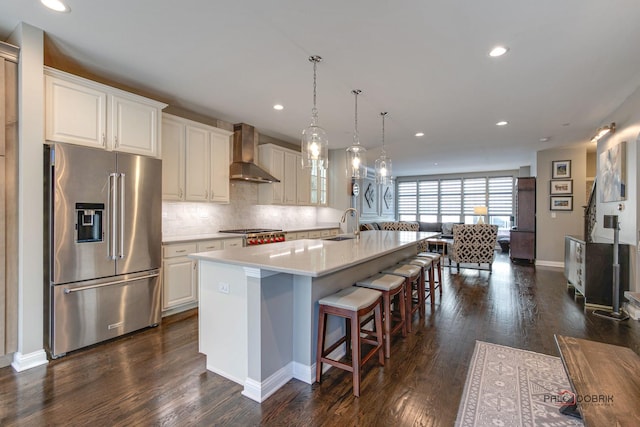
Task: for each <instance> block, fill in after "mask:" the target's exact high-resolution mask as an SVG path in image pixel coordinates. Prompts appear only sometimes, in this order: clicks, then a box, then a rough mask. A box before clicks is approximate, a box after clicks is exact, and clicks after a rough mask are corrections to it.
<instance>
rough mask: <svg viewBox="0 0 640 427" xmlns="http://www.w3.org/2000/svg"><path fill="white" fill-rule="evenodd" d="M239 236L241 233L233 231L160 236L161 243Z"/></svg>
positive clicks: (236, 237) (240, 236) (239, 237)
mask: <svg viewBox="0 0 640 427" xmlns="http://www.w3.org/2000/svg"><path fill="white" fill-rule="evenodd" d="M241 238H242V234H233V233H209V234H193V235H185V236H162V243H178V242H195V241H198V240H217V239H241Z"/></svg>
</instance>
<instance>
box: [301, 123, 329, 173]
mask: <svg viewBox="0 0 640 427" xmlns="http://www.w3.org/2000/svg"><path fill="white" fill-rule="evenodd" d="M301 151H302V167H307V168H315V167H320V168H323V169H326V168H327V159H328V158H329V139H328V138H327V133H326V132H325V130H324V129H322V128H321V127H320V126H318V125H317V124H316V121H315V117H314V120H312V121H311V124H310V125H309V127H307V128H306V129H304V130H303V131H302V147H301Z"/></svg>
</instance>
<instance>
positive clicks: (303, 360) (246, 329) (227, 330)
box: [190, 230, 436, 402]
mask: <svg viewBox="0 0 640 427" xmlns="http://www.w3.org/2000/svg"><path fill="white" fill-rule="evenodd" d="M435 234H436V233H430V232H412V231H378V230H376V231H373V230H372V231H363V232H362V233H361V238H360V239H353V238H352V239H346V240H331V239H326V240H319V239H317V240H316V239H304V240H296V241H290V242H282V243H275V244H270V245H262V246H253V247H245V248H233V249H228V250H223V251H215V252H201V253H195V254H191V255H190V257H192V258H194V259H196V260H198V264H199V280H198V293H199V305H198V307H199V312H198V317H199V319H198V322H199V323H198V334H199V351H200V352H201V353H203V354H205V355H206V367H207V369H208V370H210V371H212V372H215V373H217V374H219V375H222V376H224V377H225V378H228V379H230V380H232V381H234V382H236V383H238V384H241V385H243V386H244V390H243V392H242V394H243V395H244V396H247V397H249V398H251V399H253V400H255V401H257V402H262V401H263V400H265V399H266V398H267V397H269V396H270V395H271V394H272V393H274V392H275V391H276V390H277V389H278V388H280V387H281V386H283V385H284V384H285V383H286V382H287V381H289V380H290V379H291V378H296V379H298V380H301V381H304V382H306V383H308V384H312V383H313V382H314V381H315V357H316V335H317V325H318V300H319V299H320V298H322V297H324V296H327V295H330V294H332V293H334V292H337V291H339V290H341V289H344V288H346V287H349V286H352V285H353V284H354V283H355V282H356V281H357V280H359V279H363V278H365V277H368V276H371V275H373V274H376V273H378V272H379V271H380V270H382V269H384V268H386V267H389V266H391V265H393V264H395V263H397V262H399V261H401V260H403V259H405V258H407V257H410V256H413V255H416V252H417V242H418V241H420V240H424V239H427V238H430V237H433V236H434V235H435ZM334 239H335V238H334ZM342 328H343V322H340V321H339V319H333V318H332V319H330V322H329V325H328V338H329V340H332V339H333V338H335V337H339V336H340V334H341V333H342ZM340 351H341V352H343V353H344V347H342V348H339V349H337V350H336V352H340Z"/></svg>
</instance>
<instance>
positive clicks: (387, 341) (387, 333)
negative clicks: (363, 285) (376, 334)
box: [376, 292, 391, 358]
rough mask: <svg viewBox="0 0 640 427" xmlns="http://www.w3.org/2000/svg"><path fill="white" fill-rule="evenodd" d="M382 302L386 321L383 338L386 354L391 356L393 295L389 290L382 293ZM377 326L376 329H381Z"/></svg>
mask: <svg viewBox="0 0 640 427" xmlns="http://www.w3.org/2000/svg"><path fill="white" fill-rule="evenodd" d="M382 304H383V305H384V313H385V321H384V325H383V328H384V333H383V334H382V340H383V341H384V355H385V357H387V358H389V355H390V354H391V296H390V295H389V292H383V293H382ZM380 330H381V329H378V328H377V326H376V331H380Z"/></svg>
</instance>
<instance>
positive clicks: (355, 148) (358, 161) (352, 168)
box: [347, 144, 367, 178]
mask: <svg viewBox="0 0 640 427" xmlns="http://www.w3.org/2000/svg"><path fill="white" fill-rule="evenodd" d="M366 152H367V149H366V148H364V147H363V146H362V145H359V144H354V145H352V146H351V147H349V148H347V161H348V162H349V165H348V169H349V170H348V173H349V175H351V178H366V177H367V155H366Z"/></svg>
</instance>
